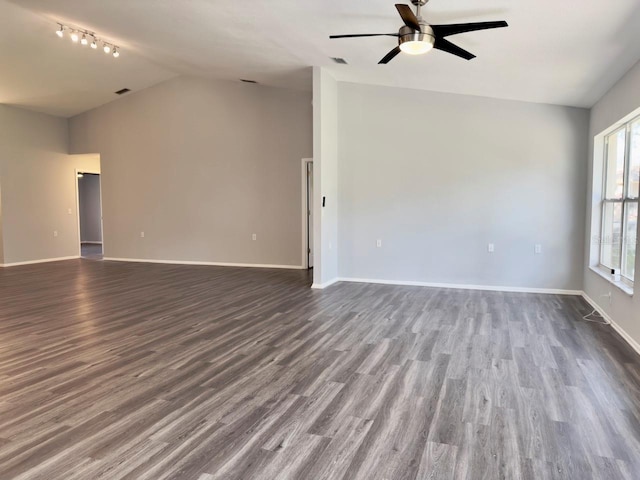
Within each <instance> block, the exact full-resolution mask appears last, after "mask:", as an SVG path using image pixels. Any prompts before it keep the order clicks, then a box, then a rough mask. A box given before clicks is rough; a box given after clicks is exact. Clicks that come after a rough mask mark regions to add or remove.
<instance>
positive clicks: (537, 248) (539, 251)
mask: <svg viewBox="0 0 640 480" xmlns="http://www.w3.org/2000/svg"><path fill="white" fill-rule="evenodd" d="M533 251H534V253H535V254H536V255H541V254H542V245H540V244H539V243H536V246H535V247H534V249H533Z"/></svg>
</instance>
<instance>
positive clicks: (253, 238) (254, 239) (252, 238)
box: [251, 233, 258, 242]
mask: <svg viewBox="0 0 640 480" xmlns="http://www.w3.org/2000/svg"><path fill="white" fill-rule="evenodd" d="M251 240H253V241H254V242H255V241H256V240H258V235H257V234H255V233H254V234H253V235H251Z"/></svg>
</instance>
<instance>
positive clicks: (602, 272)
mask: <svg viewBox="0 0 640 480" xmlns="http://www.w3.org/2000/svg"><path fill="white" fill-rule="evenodd" d="M589 269H590V270H591V271H592V272H594V273H595V274H597V275H599V276H601V277H602V278H604V279H605V280H606V281H607V282H609V283H611V284H613V285H614V286H615V287H618V288H619V289H620V290H622V291H623V292H624V293H626V294H627V295H629V296H630V297H632V296H633V287H632V286H631V285H629V284H627V283H625V282H623V281H622V280H620V281H618V282H616V281H615V280H613V279H612V278H611V274H610V273H609V272H608V271H607V270H606V269H604V268H600V267H597V266H595V267H594V266H591V267H589Z"/></svg>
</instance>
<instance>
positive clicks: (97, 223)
mask: <svg viewBox="0 0 640 480" xmlns="http://www.w3.org/2000/svg"><path fill="white" fill-rule="evenodd" d="M78 197H79V209H80V240H81V241H83V242H98V243H101V242H102V219H101V218H100V216H101V214H100V175H91V174H85V175H84V176H83V177H82V178H79V179H78Z"/></svg>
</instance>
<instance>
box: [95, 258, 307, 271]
mask: <svg viewBox="0 0 640 480" xmlns="http://www.w3.org/2000/svg"><path fill="white" fill-rule="evenodd" d="M103 260H104V261H107V262H133V263H161V264H166V265H202V266H208V267H240V268H278V269H283V270H304V267H302V266H300V265H267V264H261V263H225V262H194V261H189V260H152V259H147V258H111V257H105V258H104V259H103Z"/></svg>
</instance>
